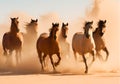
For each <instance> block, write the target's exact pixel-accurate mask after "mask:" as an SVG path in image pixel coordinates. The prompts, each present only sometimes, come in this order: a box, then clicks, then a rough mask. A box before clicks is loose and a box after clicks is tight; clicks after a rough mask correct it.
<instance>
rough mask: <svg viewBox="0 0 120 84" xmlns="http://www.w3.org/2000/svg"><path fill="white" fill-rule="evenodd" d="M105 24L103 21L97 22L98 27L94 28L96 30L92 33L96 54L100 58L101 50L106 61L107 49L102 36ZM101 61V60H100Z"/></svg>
mask: <svg viewBox="0 0 120 84" xmlns="http://www.w3.org/2000/svg"><path fill="white" fill-rule="evenodd" d="M105 23H106V20H105V21H103V20H99V22H98V27H97V28H96V30H95V31H94V32H93V38H94V41H95V45H96V54H97V55H98V56H101V54H100V51H101V50H103V51H105V52H106V55H107V56H106V60H107V59H108V55H109V52H108V49H107V47H106V46H105V42H104V40H103V35H104V33H105V27H106V26H105ZM102 59H103V58H102Z"/></svg>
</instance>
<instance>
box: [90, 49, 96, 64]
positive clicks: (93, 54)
mask: <svg viewBox="0 0 120 84" xmlns="http://www.w3.org/2000/svg"><path fill="white" fill-rule="evenodd" d="M90 53H91V54H92V56H93V60H92V62H94V61H95V52H94V50H92V51H91V52H90Z"/></svg>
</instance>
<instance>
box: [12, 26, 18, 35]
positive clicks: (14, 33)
mask: <svg viewBox="0 0 120 84" xmlns="http://www.w3.org/2000/svg"><path fill="white" fill-rule="evenodd" d="M15 28H18V26H17V25H15V24H11V27H10V33H11V34H13V35H17V33H18V32H16V31H15Z"/></svg>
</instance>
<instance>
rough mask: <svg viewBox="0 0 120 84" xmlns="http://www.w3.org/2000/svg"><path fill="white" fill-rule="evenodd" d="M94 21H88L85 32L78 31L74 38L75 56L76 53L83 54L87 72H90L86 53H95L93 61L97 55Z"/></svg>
mask: <svg viewBox="0 0 120 84" xmlns="http://www.w3.org/2000/svg"><path fill="white" fill-rule="evenodd" d="M92 24H93V21H92V22H86V23H85V27H84V33H82V32H77V33H75V34H74V36H73V39H72V49H73V52H74V56H75V58H76V53H78V54H79V55H82V57H83V60H84V63H85V66H86V70H85V73H87V72H88V66H87V60H86V58H85V54H86V53H90V54H92V55H93V61H94V55H95V43H94V39H93V28H92Z"/></svg>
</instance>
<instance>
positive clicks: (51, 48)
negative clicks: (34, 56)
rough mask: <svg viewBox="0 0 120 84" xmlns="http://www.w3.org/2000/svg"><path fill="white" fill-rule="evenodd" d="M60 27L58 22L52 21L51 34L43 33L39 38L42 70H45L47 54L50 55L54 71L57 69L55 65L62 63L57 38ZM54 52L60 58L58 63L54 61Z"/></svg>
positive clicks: (38, 50) (38, 47) (38, 48)
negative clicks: (44, 64)
mask: <svg viewBox="0 0 120 84" xmlns="http://www.w3.org/2000/svg"><path fill="white" fill-rule="evenodd" d="M58 27H59V24H58V23H55V24H54V23H52V28H51V30H50V34H49V35H48V34H47V33H43V34H41V35H40V37H39V38H38V40H37V44H36V47H37V52H38V56H39V61H40V63H41V66H42V70H44V67H43V62H44V61H45V57H46V56H47V55H49V58H50V60H51V64H52V66H53V69H54V71H56V69H55V66H57V65H59V63H60V60H61V57H60V51H59V46H58V42H57V41H56V38H57V37H56V32H57V31H58V30H59V29H58ZM43 53H44V55H43ZM53 54H56V55H57V56H58V58H59V59H58V61H57V62H56V63H54V62H53V58H52V56H53ZM42 55H43V56H42Z"/></svg>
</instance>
